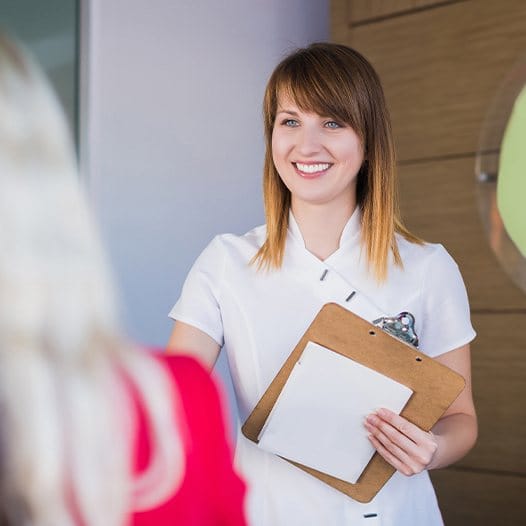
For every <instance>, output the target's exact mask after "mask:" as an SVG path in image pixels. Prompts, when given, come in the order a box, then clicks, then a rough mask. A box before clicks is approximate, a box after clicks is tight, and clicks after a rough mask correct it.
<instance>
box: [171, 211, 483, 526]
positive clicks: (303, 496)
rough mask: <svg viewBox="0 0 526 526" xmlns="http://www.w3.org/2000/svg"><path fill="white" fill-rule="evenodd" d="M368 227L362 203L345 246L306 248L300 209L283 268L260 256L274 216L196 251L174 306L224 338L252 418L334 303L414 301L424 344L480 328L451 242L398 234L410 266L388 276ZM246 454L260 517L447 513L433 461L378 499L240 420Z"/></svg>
mask: <svg viewBox="0 0 526 526" xmlns="http://www.w3.org/2000/svg"><path fill="white" fill-rule="evenodd" d="M360 227H361V215H360V212H359V210H358V209H357V210H356V211H355V212H354V214H353V215H352V217H351V218H350V219H349V221H348V223H347V225H346V226H345V228H344V231H343V233H342V236H341V239H340V246H339V248H338V250H337V251H336V252H334V253H333V254H332V255H331V256H330V257H328V258H327V259H326V260H324V261H321V260H320V259H318V258H317V257H316V256H314V255H313V254H312V253H310V252H309V251H308V250H307V249H306V248H305V243H304V241H303V238H302V236H301V232H300V230H299V227H298V225H297V223H296V221H295V219H294V216H293V215H292V214H290V216H289V230H288V234H287V241H286V247H285V254H284V260H283V265H282V267H281V269H279V270H273V271H265V270H259V271H258V270H257V268H256V266H255V265H250V264H249V262H250V260H251V259H252V258H253V256H254V255H255V253H256V252H257V250H258V249H259V248H260V247H261V245H262V244H263V242H264V241H265V235H266V229H265V226H260V227H257V228H255V229H253V230H251V231H250V232H248V233H246V234H245V235H243V236H235V235H232V234H224V235H220V236H217V237H215V238H214V239H213V241H212V242H211V243H210V244H209V245H208V246H207V247H206V248H205V250H204V251H203V252H202V254H201V255H200V256H199V258H198V259H197V260H196V262H195V264H194V266H193V267H192V269H191V271H190V273H189V275H188V277H187V279H186V281H185V284H184V286H183V291H182V294H181V297H180V298H179V300H178V302H177V303H176V304H175V306H174V307H173V309H172V310H171V312H170V317H171V318H173V319H175V320H180V321H182V322H184V323H187V324H189V325H192V326H194V327H196V328H198V329H200V330H201V331H203V332H205V333H206V334H208V335H209V336H210V337H212V338H213V339H214V340H215V341H216V342H217V343H218V344H219V345H220V346H223V348H224V350H225V351H226V353H227V356H228V362H229V366H230V371H231V374H232V380H233V383H234V388H235V392H236V397H237V402H238V407H239V412H240V418H241V421H244V420H245V419H246V418H247V417H248V415H249V414H250V412H251V411H252V409H253V408H254V406H255V405H256V403H257V402H258V401H259V399H260V397H261V396H262V395H263V393H264V392H265V390H266V388H267V386H268V385H269V384H270V382H271V381H272V379H273V378H274V376H275V375H276V373H277V372H278V371H279V369H280V368H281V366H282V364H283V362H284V361H285V360H286V358H287V357H288V355H289V354H290V353H291V352H292V350H293V349H294V347H295V346H296V344H297V342H298V341H299V339H300V338H301V336H302V335H303V333H304V332H305V330H306V329H307V328H308V326H309V325H310V323H311V322H312V320H313V319H314V317H315V316H316V314H317V313H318V311H319V310H320V309H321V307H322V306H323V305H324V304H326V303H329V302H334V303H338V304H340V305H342V306H343V307H345V308H347V309H349V310H351V311H353V312H354V313H356V314H358V315H359V316H361V317H362V318H364V319H366V320H368V321H372V320H374V319H376V318H379V317H381V316H392V315H396V314H398V313H400V312H402V311H409V312H411V313H412V314H413V315H414V317H415V329H416V333H417V334H418V337H419V340H420V346H419V350H421V351H422V352H424V353H426V354H427V355H429V356H432V357H435V356H438V355H440V354H442V353H445V352H448V351H451V350H453V349H456V348H458V347H461V346H462V345H465V344H467V343H469V342H470V341H471V340H472V339H473V338H474V336H475V332H474V331H473V328H472V326H471V322H470V315H469V305H468V301H467V295H466V290H465V287H464V283H463V281H462V278H461V276H460V273H459V270H458V267H457V265H456V264H455V262H454V261H453V259H452V258H451V256H449V254H448V253H447V252H446V250H445V249H444V248H443V247H442V245H438V244H424V245H417V244H414V243H410V242H408V241H406V240H405V239H404V238H402V237H400V236H398V237H397V240H398V244H399V250H400V255H401V257H402V261H403V268H399V267H397V266H395V265H394V264H393V263H392V261H391V262H390V264H389V269H388V279H387V281H386V282H384V283H382V284H378V283H377V282H376V281H375V279H374V277H373V275H372V274H371V273H369V272H368V269H367V264H366V257H365V251H363V252H362V248H361V244H360V234H361V228H360ZM236 464H237V466H238V468H239V470H240V471H241V473H242V475H243V476H244V477H245V479H246V481H247V484H248V489H249V494H248V518H249V523H250V524H251V525H254V526H296V525H298V526H300V525H301V526H309V525H312V526H314V525H316V526H319V525H322V524H328V525H331V526H339V525H348V524H349V525H358V524H365V525H370V526H377V525H380V524H381V525H382V526H400V525H404V526H411V525H414V526H421V525H422V524H425V525H426V526H434V525H441V524H442V519H441V515H440V511H439V509H438V505H437V501H436V497H435V493H434V490H433V488H432V486H431V482H430V480H429V476H428V474H427V472H423V473H420V474H418V475H415V476H412V477H405V476H404V475H402V474H400V473H395V475H393V477H391V479H390V480H389V481H388V482H387V483H386V485H385V486H384V487H383V488H382V490H380V492H379V493H378V495H377V496H376V497H375V498H374V499H373V500H372V501H371V502H370V503H367V504H361V503H359V502H356V501H354V500H352V499H350V498H349V497H347V496H346V495H344V494H342V493H340V492H339V491H337V490H335V489H333V488H331V487H330V486H328V485H326V484H324V483H323V482H321V481H319V480H318V479H316V478H314V477H311V476H310V475H308V474H307V473H305V472H303V471H302V470H300V469H298V468H296V467H294V466H293V465H291V464H289V463H288V462H286V461H284V460H282V459H280V458H279V457H276V456H274V455H272V454H269V453H266V452H264V451H262V450H260V449H259V448H258V447H257V446H256V445H255V444H253V443H252V442H250V441H249V440H247V439H246V438H245V437H244V436H243V435H242V434H241V432H240V431H238V442H237V447H236ZM368 515H371V516H368Z"/></svg>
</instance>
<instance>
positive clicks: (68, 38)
mask: <svg viewBox="0 0 526 526" xmlns="http://www.w3.org/2000/svg"><path fill="white" fill-rule="evenodd" d="M78 12H79V1H78V0H1V2H0V24H1V28H2V30H3V31H5V32H7V33H8V34H9V35H11V36H13V37H15V38H16V39H17V40H18V41H20V42H22V43H23V44H24V45H25V46H26V47H27V48H28V49H29V51H30V52H32V53H33V56H35V57H36V59H37V60H38V61H39V62H40V64H41V65H42V66H43V68H44V70H45V71H46V73H47V74H48V76H49V78H50V79H51V82H52V83H53V86H54V87H55V90H56V91H57V93H58V96H59V98H60V100H61V102H62V105H63V106H64V108H65V110H66V113H67V116H68V120H69V123H70V126H71V129H72V130H73V132H74V135H75V137H76V136H77V126H78V80H77V79H78V74H77V72H78ZM76 142H77V143H78V141H76Z"/></svg>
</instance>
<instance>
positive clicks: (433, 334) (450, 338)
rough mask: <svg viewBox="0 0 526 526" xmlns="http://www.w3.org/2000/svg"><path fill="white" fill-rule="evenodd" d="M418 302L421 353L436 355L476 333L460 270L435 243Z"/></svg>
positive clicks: (458, 345)
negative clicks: (420, 315)
mask: <svg viewBox="0 0 526 526" xmlns="http://www.w3.org/2000/svg"><path fill="white" fill-rule="evenodd" d="M422 304H423V323H422V328H421V331H420V334H419V339H420V345H419V347H420V350H421V351H422V352H424V353H426V354H428V355H429V356H432V357H434V356H439V355H440V354H443V353H446V352H449V351H453V350H454V349H457V348H458V347H462V346H463V345H466V344H467V343H469V342H470V341H471V340H473V338H474V337H475V336H476V333H475V331H474V330H473V326H472V325H471V317H470V309H469V302H468V295H467V292H466V287H465V285H464V281H463V280H462V276H461V274H460V270H459V268H458V265H457V264H456V263H455V261H454V260H453V258H452V257H451V256H450V255H449V254H448V252H447V251H446V249H445V248H444V247H443V246H442V245H437V246H436V250H435V252H434V253H433V254H432V255H431V256H430V260H429V263H428V265H427V267H426V269H425V272H424V276H423V286H422Z"/></svg>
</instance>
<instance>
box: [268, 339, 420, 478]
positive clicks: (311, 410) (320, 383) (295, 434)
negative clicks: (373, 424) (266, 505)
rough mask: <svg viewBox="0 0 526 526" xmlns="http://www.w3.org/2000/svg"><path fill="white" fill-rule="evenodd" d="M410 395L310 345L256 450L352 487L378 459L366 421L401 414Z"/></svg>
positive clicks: (371, 372) (387, 380)
mask: <svg viewBox="0 0 526 526" xmlns="http://www.w3.org/2000/svg"><path fill="white" fill-rule="evenodd" d="M412 393H413V391H412V390H411V389H409V388H408V387H406V386H405V385H402V384H400V383H398V382H396V381H395V380H392V379H391V378H388V377H387V376H384V375H383V374H380V373H378V372H377V371H374V370H373V369H370V368H368V367H365V366H364V365H361V364H359V363H358V362H355V361H354V360H351V359H350V358H347V357H345V356H342V355H340V354H338V353H335V352H332V351H331V350H329V349H327V348H326V347H323V346H321V345H318V344H317V343H314V342H308V343H307V345H306V346H305V349H304V350H303V353H302V355H301V357H300V359H299V360H298V362H297V363H296V365H295V366H294V368H293V370H292V372H291V374H290V376H289V378H288V380H287V383H286V384H285V386H284V387H283V390H282V391H281V393H280V395H279V397H278V399H277V400H276V403H275V405H274V407H273V409H272V411H271V412H270V414H269V416H268V418H267V420H266V422H265V425H264V426H263V428H262V430H261V433H260V434H259V437H258V438H259V444H258V445H259V447H260V448H262V449H264V450H265V451H269V452H271V453H275V454H276V455H280V456H282V457H284V458H287V459H289V460H293V461H295V462H299V463H301V464H303V465H305V466H309V467H311V468H314V469H317V470H318V471H321V472H323V473H327V474H328V475H332V476H334V477H336V478H339V479H341V480H344V481H347V482H350V483H352V484H354V483H356V481H357V480H358V478H359V476H360V474H361V473H362V471H363V470H364V469H365V467H366V466H367V464H368V462H369V461H370V460H371V457H372V456H373V453H374V448H373V446H372V445H371V443H370V442H369V439H368V438H367V430H366V429H365V427H364V425H363V422H364V419H365V417H366V416H367V415H368V414H370V413H371V412H373V411H375V410H376V409H378V408H380V407H386V408H387V409H390V410H391V411H393V412H395V413H400V412H401V411H402V409H403V408H404V406H405V404H406V403H407V401H408V400H409V398H410V397H411V395H412Z"/></svg>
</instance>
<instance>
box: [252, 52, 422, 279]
mask: <svg viewBox="0 0 526 526" xmlns="http://www.w3.org/2000/svg"><path fill="white" fill-rule="evenodd" d="M280 96H281V97H283V96H285V97H287V98H290V99H291V100H292V101H294V102H295V104H296V105H297V106H298V108H299V109H301V110H302V111H305V112H311V113H317V114H318V115H324V116H330V117H332V118H334V119H336V120H339V121H340V122H343V123H345V124H346V125H348V126H350V127H351V128H352V129H353V130H354V131H355V132H356V134H357V135H358V137H359V138H360V139H361V141H362V145H363V150H364V159H365V160H364V163H363V165H362V167H361V168H360V171H359V172H358V180H357V187H356V202H357V206H359V207H360V209H361V212H362V245H363V246H364V247H365V250H366V255H367V261H368V264H369V268H370V269H371V271H372V272H373V274H374V276H375V277H376V279H377V280H378V281H379V282H381V281H384V280H385V279H386V277H387V265H388V259H389V253H390V252H392V254H393V258H394V262H395V263H396V264H397V265H399V266H402V260H401V258H400V253H399V251H398V245H397V242H396V238H395V233H399V234H401V235H402V236H404V237H405V238H406V239H408V240H409V241H412V242H416V243H420V242H421V241H420V240H419V239H418V238H416V237H415V236H413V235H412V234H411V233H410V232H409V231H408V230H407V229H406V228H405V227H404V226H403V225H402V222H401V219H400V214H399V209H398V190H397V181H396V159H395V151H394V145H393V138H392V132H391V121H390V118H389V113H388V111H387V106H386V103H385V97H384V93H383V90H382V86H381V84H380V79H379V78H378V75H377V74H376V72H375V71H374V69H373V67H372V66H371V64H369V62H368V61H367V60H366V59H365V58H364V57H363V56H362V55H360V53H358V52H357V51H355V50H354V49H351V48H349V47H347V46H343V45H339V44H329V43H316V44H311V45H310V46H308V47H306V48H303V49H299V50H297V51H295V52H294V53H292V54H290V55H289V56H287V57H286V58H285V59H284V60H283V61H282V62H280V63H279V64H278V66H277V67H276V69H275V70H274V72H273V73H272V75H271V77H270V79H269V81H268V84H267V87H266V90H265V97H264V100H263V118H264V127H265V143H266V152H265V166H264V172H263V195H264V203H265V216H266V221H267V238H266V240H265V242H264V244H263V245H262V247H261V248H260V249H259V251H258V252H257V254H256V255H255V256H254V259H253V260H252V262H253V263H256V264H257V266H258V268H259V269H261V268H267V269H273V268H274V269H277V268H280V267H281V264H282V262H283V254H284V251H285V242H286V237H287V228H288V222H289V210H290V205H291V195H290V191H289V189H288V188H287V187H286V186H285V184H284V183H283V181H282V180H281V177H280V176H279V174H278V172H277V170H276V167H275V166H274V162H273V160H272V132H273V129H274V123H275V120H276V113H277V110H278V103H279V98H280Z"/></svg>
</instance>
